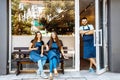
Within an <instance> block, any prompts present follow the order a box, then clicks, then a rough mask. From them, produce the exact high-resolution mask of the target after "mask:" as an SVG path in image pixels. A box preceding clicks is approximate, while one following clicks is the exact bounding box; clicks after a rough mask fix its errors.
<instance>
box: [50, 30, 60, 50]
mask: <svg viewBox="0 0 120 80" xmlns="http://www.w3.org/2000/svg"><path fill="white" fill-rule="evenodd" d="M52 33H54V34H55V40H56V43H57V45H58V47H59V50H60V49H61V43H60V40H59V38H58V36H57V33H56V32H52ZM53 41H54V40H53V38H52V34H51V37H50V42H49V48H51V47H52V43H53Z"/></svg>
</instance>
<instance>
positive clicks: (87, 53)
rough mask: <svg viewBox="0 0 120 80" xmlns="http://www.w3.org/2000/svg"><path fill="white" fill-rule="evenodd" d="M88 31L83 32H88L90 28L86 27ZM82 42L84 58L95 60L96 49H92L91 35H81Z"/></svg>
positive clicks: (92, 40) (92, 39) (92, 38)
mask: <svg viewBox="0 0 120 80" xmlns="http://www.w3.org/2000/svg"><path fill="white" fill-rule="evenodd" d="M87 27H88V29H84V27H83V30H84V31H86V30H90V27H89V26H87ZM83 42H84V49H83V51H84V56H83V57H84V58H85V59H87V58H95V57H96V48H95V47H94V37H93V34H91V35H85V34H84V35H83Z"/></svg>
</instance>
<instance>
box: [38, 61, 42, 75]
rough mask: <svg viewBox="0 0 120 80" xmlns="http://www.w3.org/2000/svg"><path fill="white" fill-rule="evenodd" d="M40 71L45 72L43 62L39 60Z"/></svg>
mask: <svg viewBox="0 0 120 80" xmlns="http://www.w3.org/2000/svg"><path fill="white" fill-rule="evenodd" d="M38 70H39V72H40V73H41V72H43V65H42V61H41V60H38Z"/></svg>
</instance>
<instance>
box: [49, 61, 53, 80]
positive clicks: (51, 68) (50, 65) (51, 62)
mask: <svg viewBox="0 0 120 80" xmlns="http://www.w3.org/2000/svg"><path fill="white" fill-rule="evenodd" d="M49 67H50V80H52V79H53V75H52V72H53V60H52V59H50V61H49Z"/></svg>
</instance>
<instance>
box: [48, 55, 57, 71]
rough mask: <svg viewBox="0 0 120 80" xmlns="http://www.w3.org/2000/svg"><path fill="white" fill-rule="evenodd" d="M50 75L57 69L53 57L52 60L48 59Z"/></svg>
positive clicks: (55, 60)
mask: <svg viewBox="0 0 120 80" xmlns="http://www.w3.org/2000/svg"><path fill="white" fill-rule="evenodd" d="M49 67H50V73H52V72H53V69H55V68H57V59H56V58H55V57H53V58H52V59H50V65H49Z"/></svg>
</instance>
